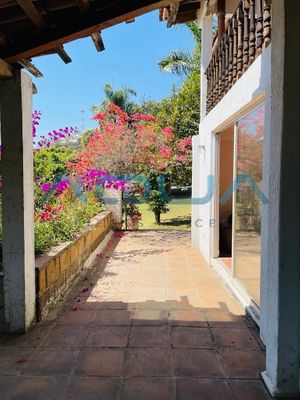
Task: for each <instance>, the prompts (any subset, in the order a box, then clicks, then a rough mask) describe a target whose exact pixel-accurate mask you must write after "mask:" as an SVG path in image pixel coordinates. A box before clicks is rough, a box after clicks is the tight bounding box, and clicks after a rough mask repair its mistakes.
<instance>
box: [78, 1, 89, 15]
mask: <svg viewBox="0 0 300 400" xmlns="http://www.w3.org/2000/svg"><path fill="white" fill-rule="evenodd" d="M76 3H77V5H78V7H79V10H80V12H86V11H88V10H89V9H90V7H91V3H90V0H76Z"/></svg>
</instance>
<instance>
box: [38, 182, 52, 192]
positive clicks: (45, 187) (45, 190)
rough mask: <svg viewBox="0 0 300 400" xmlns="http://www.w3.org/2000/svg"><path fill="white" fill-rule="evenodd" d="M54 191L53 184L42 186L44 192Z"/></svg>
mask: <svg viewBox="0 0 300 400" xmlns="http://www.w3.org/2000/svg"><path fill="white" fill-rule="evenodd" d="M52 189H53V185H52V183H43V185H42V186H41V191H42V192H50V190H52Z"/></svg>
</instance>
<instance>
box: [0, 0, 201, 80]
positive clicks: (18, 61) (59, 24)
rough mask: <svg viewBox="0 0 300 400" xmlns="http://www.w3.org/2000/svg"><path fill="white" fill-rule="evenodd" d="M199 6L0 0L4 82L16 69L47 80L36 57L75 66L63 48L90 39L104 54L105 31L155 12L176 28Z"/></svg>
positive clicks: (171, 1) (141, 0)
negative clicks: (53, 58) (50, 57)
mask: <svg viewBox="0 0 300 400" xmlns="http://www.w3.org/2000/svg"><path fill="white" fill-rule="evenodd" d="M199 7H200V0H178V1H175V0H159V1H158V0H156V1H155V0H130V1H125V0H0V78H2V79H5V78H9V77H11V76H12V68H14V67H17V68H26V69H27V70H28V71H29V72H30V73H32V74H33V75H34V76H36V77H39V76H42V73H41V72H40V71H39V70H38V69H37V68H36V67H35V66H34V65H33V64H32V60H31V58H32V57H36V56H41V55H47V54H53V53H56V54H58V55H59V57H60V58H61V59H62V60H63V61H64V62H65V63H69V62H71V61H72V60H71V58H70V57H69V56H68V54H67V53H66V51H65V49H64V46H63V45H64V44H65V43H68V42H70V41H73V40H75V39H79V38H83V37H86V36H91V38H92V40H93V42H94V45H95V47H96V50H97V51H102V50H104V44H103V41H102V38H101V31H102V30H103V29H106V28H108V27H110V26H113V25H116V24H119V23H121V22H133V21H134V18H136V17H138V16H139V15H142V14H145V13H147V12H150V11H153V10H155V9H160V10H161V11H160V19H161V20H165V19H166V20H167V21H168V22H167V25H168V26H172V25H173V24H175V23H180V22H186V21H187V20H192V19H195V17H196V11H197V9H198V8H199ZM162 10H165V11H164V12H162Z"/></svg>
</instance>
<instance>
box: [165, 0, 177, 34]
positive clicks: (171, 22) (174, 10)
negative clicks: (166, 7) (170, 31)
mask: <svg viewBox="0 0 300 400" xmlns="http://www.w3.org/2000/svg"><path fill="white" fill-rule="evenodd" d="M179 5H180V1H174V2H173V3H171V4H170V11H169V18H168V22H167V28H171V26H172V25H174V24H175V22H176V18H177V15H178V10H179Z"/></svg>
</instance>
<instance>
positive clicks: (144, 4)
mask: <svg viewBox="0 0 300 400" xmlns="http://www.w3.org/2000/svg"><path fill="white" fill-rule="evenodd" d="M169 2H170V0H159V1H153V0H131V1H130V2H127V1H124V0H118V1H116V0H111V3H112V5H111V7H108V5H107V4H106V8H105V9H104V10H102V11H98V12H96V11H95V12H93V13H88V14H82V15H81V14H79V15H78V17H74V18H72V20H70V21H67V20H65V19H64V20H63V21H62V22H61V23H60V24H58V23H57V26H56V27H55V29H51V30H49V29H45V30H43V31H41V32H39V33H38V34H34V35H33V36H32V37H28V36H26V37H24V36H20V37H19V38H18V39H17V38H16V40H15V43H14V45H13V46H12V45H9V44H6V45H3V46H1V48H0V55H1V57H2V59H4V60H5V61H6V62H8V63H13V62H18V61H19V60H22V59H24V58H30V57H34V56H35V55H38V54H42V53H46V52H47V51H49V50H51V49H54V48H56V47H58V46H60V45H62V44H64V43H68V42H71V41H72V40H76V39H78V38H80V37H84V36H90V35H91V34H92V33H94V32H96V31H101V30H103V29H106V28H109V27H110V26H113V25H116V24H119V23H121V22H124V21H126V20H128V19H132V18H136V17H138V16H139V15H143V14H145V13H147V12H150V11H153V10H156V9H158V8H160V7H166V6H167V5H168V4H169Z"/></svg>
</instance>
